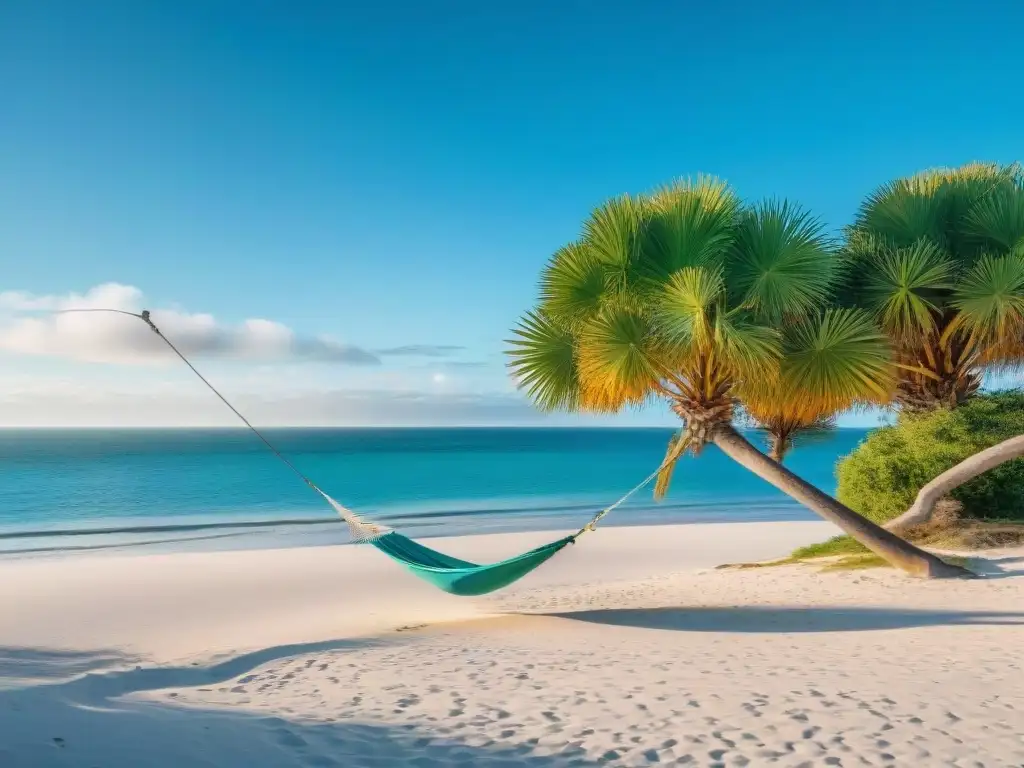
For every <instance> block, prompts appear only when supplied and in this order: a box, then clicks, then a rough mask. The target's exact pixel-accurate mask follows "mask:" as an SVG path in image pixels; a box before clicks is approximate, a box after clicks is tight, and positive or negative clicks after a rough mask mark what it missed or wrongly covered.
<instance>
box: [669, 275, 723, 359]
mask: <svg viewBox="0 0 1024 768" xmlns="http://www.w3.org/2000/svg"><path fill="white" fill-rule="evenodd" d="M724 299H725V281H724V280H723V279H722V271H721V269H720V268H716V267H712V266H706V267H683V268H682V269H678V270H676V271H675V272H674V273H673V274H672V276H671V277H670V278H669V279H668V281H667V282H666V283H665V284H664V287H663V289H662V292H661V295H660V296H659V297H657V306H656V309H655V312H656V315H655V316H656V318H657V321H658V323H659V327H660V328H661V330H662V333H663V334H664V337H665V340H666V342H668V343H670V344H672V345H673V346H674V347H676V348H681V349H687V350H688V349H689V348H691V347H697V348H706V347H707V346H708V345H710V344H711V343H712V340H713V328H714V316H715V306H716V304H720V303H722V302H723V301H724Z"/></svg>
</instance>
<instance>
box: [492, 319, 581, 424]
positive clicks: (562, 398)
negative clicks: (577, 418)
mask: <svg viewBox="0 0 1024 768" xmlns="http://www.w3.org/2000/svg"><path fill="white" fill-rule="evenodd" d="M513 334H514V338H512V339H511V340H509V342H508V343H509V344H510V345H511V349H510V350H509V352H508V356H509V358H510V361H509V368H510V369H511V372H512V375H513V378H514V379H515V380H516V385H517V386H518V387H519V388H520V389H522V390H524V391H525V392H526V394H527V396H528V397H529V398H530V399H531V400H532V401H533V402H534V403H535V404H536V405H537V407H538V408H540V409H541V410H543V411H556V410H567V411H573V410H577V409H578V408H579V407H580V404H581V388H580V378H579V370H578V368H577V365H576V356H575V347H576V339H575V337H574V336H573V334H572V332H571V330H570V329H569V328H568V327H567V326H565V325H563V324H560V323H558V322H557V321H556V320H554V319H553V318H551V317H550V316H549V315H547V314H546V313H544V312H543V311H531V312H527V313H526V314H525V315H524V316H523V319H522V320H521V321H520V322H519V325H518V326H516V328H514V329H513Z"/></svg>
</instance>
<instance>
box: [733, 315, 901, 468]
mask: <svg viewBox="0 0 1024 768" xmlns="http://www.w3.org/2000/svg"><path fill="white" fill-rule="evenodd" d="M782 348H783V353H782V360H781V364H780V368H779V373H778V376H777V378H775V379H771V378H767V379H764V378H759V379H755V380H753V381H751V382H750V383H749V384H748V385H747V386H745V387H744V389H743V397H744V406H745V409H746V412H747V413H748V414H749V415H750V416H751V417H752V418H753V419H754V420H755V422H757V423H758V424H760V425H761V426H762V428H764V429H765V430H766V431H768V432H769V433H770V434H771V435H772V436H773V444H774V449H773V450H774V451H775V452H776V453H777V455H778V456H779V457H781V456H782V455H783V454H784V453H785V451H786V450H787V449H788V446H789V445H790V442H791V440H792V437H793V435H794V434H795V433H797V432H800V431H804V430H807V429H819V428H821V426H822V425H823V424H825V423H827V422H828V421H829V420H830V419H831V418H832V417H833V416H834V415H835V414H836V413H839V412H842V411H845V410H847V409H849V408H851V407H854V406H863V405H867V404H885V403H888V402H889V401H890V400H891V399H892V396H893V390H894V388H895V371H894V367H893V363H892V355H891V350H890V348H889V343H888V340H887V339H886V337H885V336H884V334H882V333H881V332H880V331H879V330H878V328H877V327H876V326H875V325H874V323H873V322H872V320H871V317H870V315H869V314H868V313H867V312H864V311H862V310H856V309H833V310H828V311H826V312H824V313H823V314H820V315H817V316H813V317H810V318H807V319H805V320H802V321H800V322H798V323H795V324H793V325H791V326H788V327H787V328H786V330H785V333H784V337H783V341H782Z"/></svg>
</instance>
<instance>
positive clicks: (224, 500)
mask: <svg viewBox="0 0 1024 768" xmlns="http://www.w3.org/2000/svg"><path fill="white" fill-rule="evenodd" d="M267 434H268V436H269V437H270V439H271V440H272V441H273V442H275V443H276V444H277V445H278V447H279V448H280V449H281V450H282V452H283V453H285V454H286V455H287V456H289V458H290V459H291V460H292V461H294V462H295V464H296V465H298V466H299V467H300V468H301V469H302V471H303V472H305V473H306V474H308V475H309V476H310V477H311V478H313V480H314V481H315V482H316V483H318V484H319V485H320V486H321V487H323V488H324V490H326V491H327V492H328V493H329V494H331V495H332V496H334V497H335V498H337V499H338V500H339V501H341V502H342V503H344V504H346V505H348V506H350V507H352V508H354V509H355V510H357V511H358V512H360V513H363V514H365V515H367V516H368V517H370V518H371V519H376V520H380V521H383V522H385V523H387V524H388V525H391V526H393V527H398V528H401V529H402V530H403V531H404V532H407V533H410V534H412V535H414V536H418V537H428V536H439V535H457V534H466V533H490V532H498V531H515V530H540V529H552V530H555V529H558V530H569V529H572V528H575V527H578V526H580V525H582V524H583V523H585V522H586V521H587V520H588V519H589V518H590V516H591V515H592V514H593V513H594V512H595V511H596V510H597V509H599V508H601V507H602V506H604V505H607V504H608V503H610V502H612V501H614V500H615V499H616V498H618V497H619V496H620V495H621V494H622V493H624V492H625V491H626V490H628V489H629V488H630V487H632V486H633V485H635V484H636V483H637V482H639V481H640V480H641V479H643V478H644V477H645V476H646V475H647V474H648V473H649V472H650V471H651V470H652V469H653V468H654V467H656V466H657V465H658V462H660V460H661V459H662V457H663V455H664V450H665V445H666V442H667V440H668V438H669V436H670V435H671V430H668V429H593V428H588V429H486V428H475V429H469V428H467V429H288V430H270V431H268V433H267ZM865 434H866V433H865V432H864V431H863V430H836V431H834V432H832V433H828V434H824V435H820V436H815V437H813V438H808V439H805V440H804V442H802V443H801V444H799V445H798V447H797V449H796V450H795V451H794V452H793V454H792V457H791V458H790V459H789V460H788V462H787V463H788V465H789V466H790V467H791V468H792V469H793V470H794V471H796V472H797V473H799V474H801V475H803V476H804V477H806V478H807V479H808V480H810V481H812V482H814V483H815V484H818V485H819V486H820V487H823V488H826V489H828V490H830V491H831V490H832V489H834V487H835V480H834V477H833V470H834V465H835V461H836V459H837V458H838V457H840V456H842V455H844V454H846V453H848V452H849V451H851V450H852V449H853V448H854V447H855V446H856V445H857V443H858V442H859V441H860V440H862V439H863V438H864V436H865ZM751 437H752V438H753V439H755V440H756V439H758V438H757V436H756V435H752V436H751ZM812 517H813V515H812V514H811V513H809V512H807V511H806V510H804V509H802V508H801V507H799V506H797V505H796V504H794V503H793V502H791V501H790V500H789V499H788V498H787V497H785V496H784V495H782V494H781V493H779V492H778V491H776V490H775V489H773V488H772V487H771V486H769V485H767V484H766V483H764V482H762V481H761V480H759V479H758V478H756V477H754V476H753V475H751V474H750V473H749V472H747V471H746V470H744V469H742V468H741V467H739V466H737V465H736V464H734V463H733V462H731V461H730V460H729V459H727V458H726V457H725V456H724V455H722V454H721V453H720V452H718V450H717V449H716V448H714V447H709V448H707V449H706V451H705V452H704V454H703V455H701V456H700V457H697V458H687V459H685V460H684V461H683V462H682V463H681V464H680V466H679V468H678V469H677V470H676V474H675V478H674V480H673V488H672V492H671V493H670V495H669V498H668V499H667V500H665V501H663V502H662V503H660V504H655V503H654V502H653V500H652V497H651V493H650V491H649V490H647V491H643V492H641V493H639V494H637V496H636V497H634V499H633V500H632V501H630V502H629V503H628V504H627V505H624V506H623V507H621V508H620V509H619V510H617V511H616V512H615V513H614V514H613V515H611V516H610V517H608V518H606V521H605V524H607V525H636V524H653V523H686V522H704V521H742V520H789V519H793V520H797V519H811V518H812ZM345 541H347V532H346V529H345V527H344V526H343V525H342V524H340V523H339V522H338V520H337V518H336V517H335V516H334V514H333V512H332V510H331V509H330V508H329V507H328V506H327V505H326V504H324V503H323V502H322V500H320V499H319V497H318V496H316V495H315V494H313V493H311V492H310V491H309V489H308V488H306V486H305V485H303V484H302V483H301V482H300V481H299V480H298V479H297V478H296V477H295V476H294V475H292V474H291V473H290V472H289V471H288V469H287V468H286V467H284V466H283V465H282V464H280V463H279V462H278V461H277V460H276V459H275V458H274V457H273V455H272V454H270V453H269V452H268V451H267V450H266V448H265V447H264V446H263V445H262V443H260V442H259V441H258V440H257V439H256V438H255V437H254V436H253V435H252V434H251V433H249V432H247V431H244V430H237V431H236V430H138V429H134V430H115V431H108V430H7V431H0V555H3V556H7V557H10V556H12V555H15V554H20V555H28V554H34V555H38V554H40V553H47V552H57V551H68V550H92V549H112V548H113V549H126V548H127V549H142V548H145V549H147V550H158V549H167V548H168V547H171V548H176V549H180V548H236V547H263V546H296V545H308V544H324V543H336V542H345Z"/></svg>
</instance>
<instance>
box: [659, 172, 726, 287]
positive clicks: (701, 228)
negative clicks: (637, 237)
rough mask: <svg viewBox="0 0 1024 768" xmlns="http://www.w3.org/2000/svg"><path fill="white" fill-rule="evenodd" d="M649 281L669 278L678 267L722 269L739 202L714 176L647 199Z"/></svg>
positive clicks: (686, 182)
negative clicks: (717, 267)
mask: <svg viewBox="0 0 1024 768" xmlns="http://www.w3.org/2000/svg"><path fill="white" fill-rule="evenodd" d="M648 206H649V208H650V210H651V218H650V221H649V223H648V226H647V233H646V242H645V252H644V262H645V268H646V275H645V276H646V277H647V278H648V279H653V280H665V279H667V278H668V277H670V276H671V275H672V274H674V273H675V272H677V271H678V270H680V269H685V268H690V267H707V266H714V265H720V264H721V263H722V262H723V259H724V257H725V255H726V253H727V251H728V249H729V246H730V244H731V242H732V236H733V232H732V230H733V226H734V223H735V218H736V213H737V211H738V209H739V202H738V200H737V199H736V196H735V194H733V192H732V190H731V189H729V187H728V185H726V184H725V182H723V181H720V180H718V179H715V178H713V177H699V178H698V179H697V180H696V181H690V180H685V181H679V182H676V183H675V184H672V185H670V186H667V187H663V188H662V189H660V190H658V191H656V192H655V193H654V194H653V195H652V196H651V197H650V198H649V199H648Z"/></svg>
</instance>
